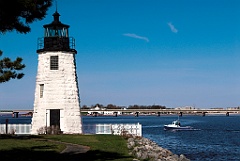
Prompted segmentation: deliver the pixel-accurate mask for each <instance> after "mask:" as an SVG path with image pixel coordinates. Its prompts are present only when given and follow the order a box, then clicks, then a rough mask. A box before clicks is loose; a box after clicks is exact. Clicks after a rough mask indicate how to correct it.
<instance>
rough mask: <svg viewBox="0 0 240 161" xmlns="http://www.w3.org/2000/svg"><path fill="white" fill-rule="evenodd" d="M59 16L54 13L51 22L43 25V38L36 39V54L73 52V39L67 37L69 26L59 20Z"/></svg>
mask: <svg viewBox="0 0 240 161" xmlns="http://www.w3.org/2000/svg"><path fill="white" fill-rule="evenodd" d="M59 16H60V14H59V13H58V12H57V11H56V12H55V13H54V14H53V17H54V19H53V22H52V23H50V24H46V25H43V27H44V37H43V38H39V39H38V50H37V53H40V52H44V51H73V52H76V50H75V39H74V38H73V37H69V31H68V29H69V27H70V26H69V25H65V24H63V23H61V22H60V20H59Z"/></svg>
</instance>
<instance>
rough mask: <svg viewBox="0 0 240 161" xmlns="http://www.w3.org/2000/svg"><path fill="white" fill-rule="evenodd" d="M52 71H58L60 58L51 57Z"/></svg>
mask: <svg viewBox="0 0 240 161" xmlns="http://www.w3.org/2000/svg"><path fill="white" fill-rule="evenodd" d="M50 70H58V56H51V57H50Z"/></svg>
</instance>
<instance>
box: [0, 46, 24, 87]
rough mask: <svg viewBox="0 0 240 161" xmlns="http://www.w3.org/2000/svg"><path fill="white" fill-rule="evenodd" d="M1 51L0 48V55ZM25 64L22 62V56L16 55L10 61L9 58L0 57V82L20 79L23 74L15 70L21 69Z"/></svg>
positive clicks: (0, 54)
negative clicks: (14, 58)
mask: <svg viewBox="0 0 240 161" xmlns="http://www.w3.org/2000/svg"><path fill="white" fill-rule="evenodd" d="M1 56H2V51H1V50H0V57H1ZM24 67H25V64H22V58H20V57H17V58H16V60H14V61H12V60H11V59H10V58H6V57H5V58H3V59H0V83H3V82H7V81H9V80H10V79H21V78H22V77H23V76H24V74H23V73H18V72H17V71H19V70H22V69H23V68H24Z"/></svg>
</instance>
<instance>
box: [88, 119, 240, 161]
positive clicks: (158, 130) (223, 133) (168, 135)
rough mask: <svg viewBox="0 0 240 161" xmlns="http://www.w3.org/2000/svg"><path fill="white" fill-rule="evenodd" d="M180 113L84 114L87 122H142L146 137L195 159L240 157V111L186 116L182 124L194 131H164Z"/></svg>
mask: <svg viewBox="0 0 240 161" xmlns="http://www.w3.org/2000/svg"><path fill="white" fill-rule="evenodd" d="M175 119H177V116H160V117H157V116H139V117H134V116H118V117H83V123H84V124H97V123H140V124H142V126H143V127H142V133H143V137H146V138H149V139H151V140H153V141H155V142H156V143H158V144H159V145H160V146H161V147H163V148H167V149H169V150H171V151H172V152H173V153H176V154H178V155H179V154H184V155H185V156H186V157H187V158H189V159H191V160H192V161H225V160H226V161H230V160H232V161H238V160H239V161H240V115H232V116H231V115H230V116H229V117H227V116H225V115H222V116H220V115H219V116H205V117H202V116H183V117H180V121H181V124H182V126H184V125H186V126H192V127H193V128H194V130H191V131H164V130H163V125H164V124H169V123H171V122H172V121H173V120H175Z"/></svg>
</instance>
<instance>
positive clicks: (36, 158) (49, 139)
mask: <svg viewBox="0 0 240 161" xmlns="http://www.w3.org/2000/svg"><path fill="white" fill-rule="evenodd" d="M57 141H60V142H66V143H74V144H80V145H85V146H89V147H90V150H89V151H88V152H86V153H82V154H71V153H68V154H60V152H61V151H62V150H63V149H65V148H66V145H65V144H62V143H59V142H57ZM126 143H127V140H126V139H124V138H123V137H121V136H116V135H41V136H25V137H16V136H7V135H0V158H1V159H0V160H1V161H9V160H11V161H50V160H57V161H73V160H81V161H107V160H112V161H130V160H131V161H132V160H133V157H132V156H130V155H129V154H128V149H127V145H126Z"/></svg>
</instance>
